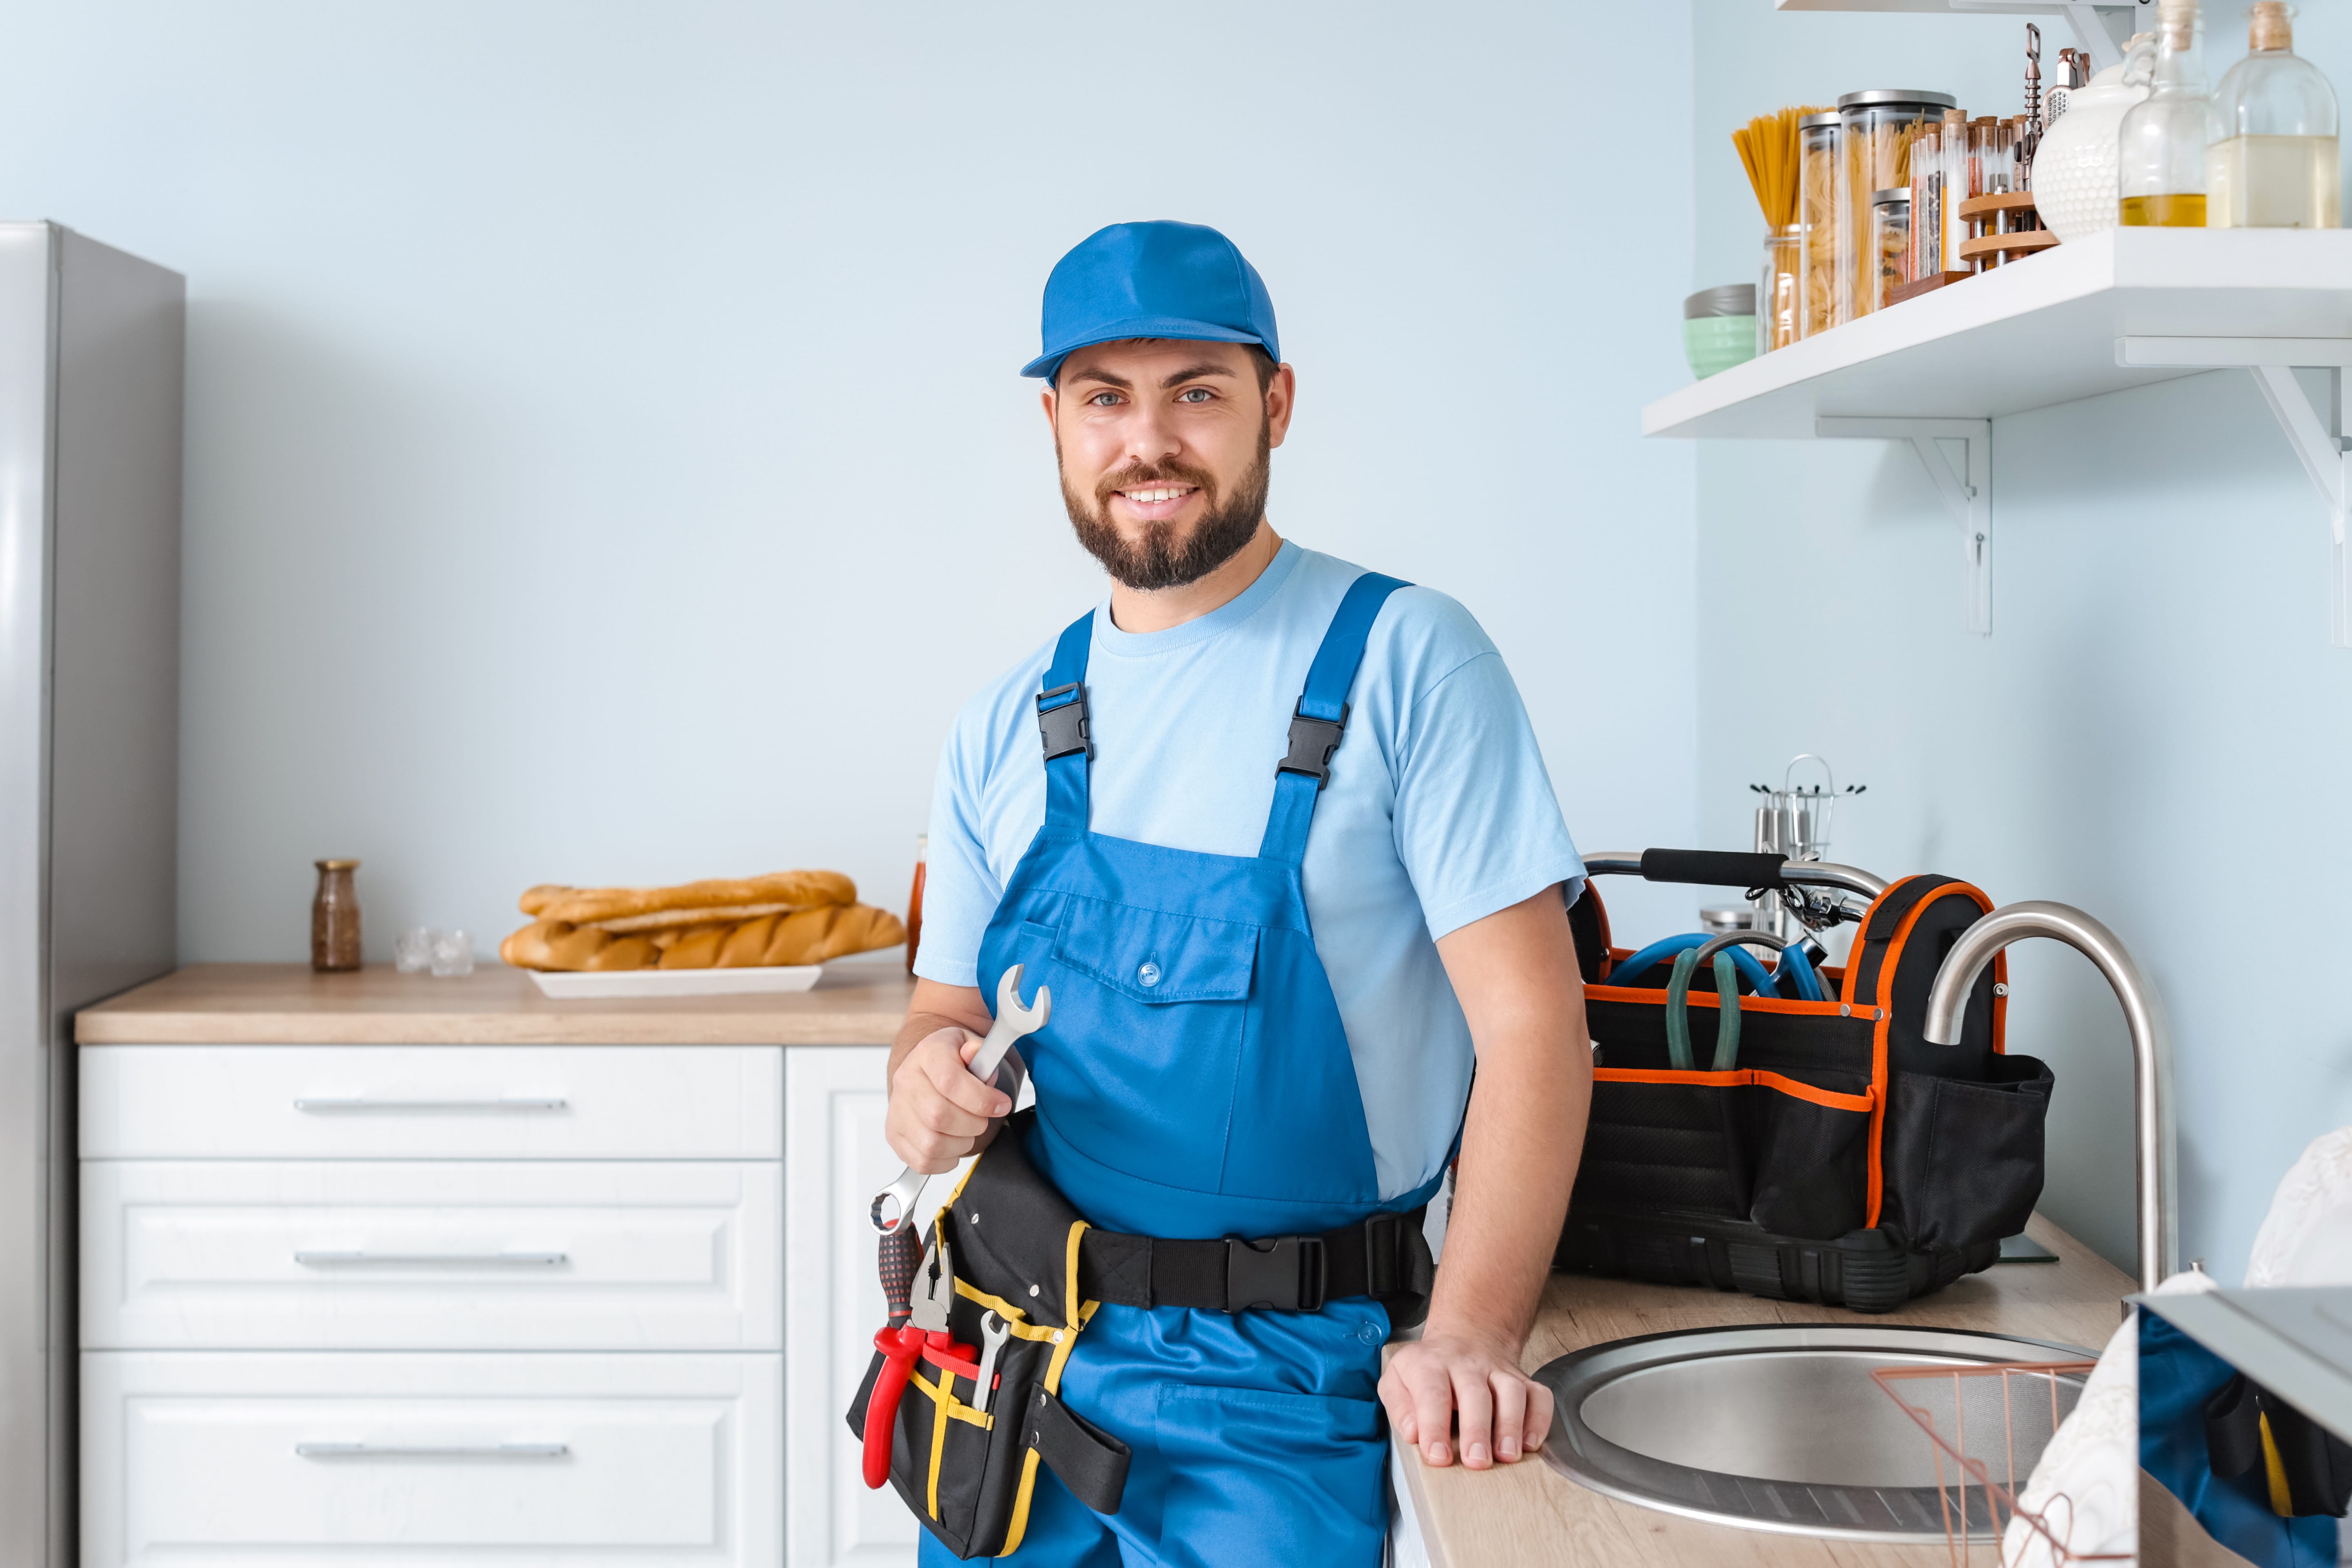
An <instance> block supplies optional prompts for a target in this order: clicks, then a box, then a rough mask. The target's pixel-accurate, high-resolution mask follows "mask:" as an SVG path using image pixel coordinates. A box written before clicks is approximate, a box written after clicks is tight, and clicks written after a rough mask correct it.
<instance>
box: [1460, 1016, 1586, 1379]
mask: <svg viewBox="0 0 2352 1568" xmlns="http://www.w3.org/2000/svg"><path fill="white" fill-rule="evenodd" d="M1495 1044H1501V1042H1495ZM1479 1057H1480V1065H1479V1069H1478V1079H1477V1083H1476V1086H1475V1088H1474V1089H1473V1090H1472V1092H1471V1096H1470V1110H1469V1116H1468V1119H1467V1121H1466V1123H1465V1126H1464V1128H1463V1132H1462V1155H1461V1160H1460V1163H1458V1164H1457V1165H1456V1166H1455V1168H1454V1209H1453V1213H1452V1214H1451V1215H1450V1216H1449V1217H1448V1219H1447V1221H1446V1227H1445V1267H1444V1268H1443V1269H1441V1270H1439V1272H1438V1276H1437V1292H1436V1295H1435V1297H1434V1298H1433V1300H1432V1301H1431V1303H1430V1313H1429V1324H1430V1331H1432V1332H1452V1333H1462V1334H1469V1335H1473V1336H1475V1337H1477V1338H1481V1339H1491V1340H1494V1341H1496V1342H1501V1343H1504V1344H1507V1345H1508V1346H1510V1347H1511V1348H1512V1350H1513V1352H1515V1353H1516V1352H1517V1350H1518V1348H1519V1347H1521V1346H1523V1345H1524V1344H1525V1343H1526V1342H1527V1337H1528V1328H1529V1327H1530V1326H1531V1325H1532V1324H1533V1322H1534V1319H1535V1310H1536V1303H1537V1301H1538V1300H1539V1299H1540V1297H1541V1296H1542V1293H1543V1282H1544V1279H1545V1278H1546V1276H1547V1275H1549V1272H1550V1269H1551V1259H1552V1254H1553V1252H1554V1251H1555V1250H1556V1249H1557V1248H1558V1247H1559V1232H1560V1224H1561V1222H1562V1220H1564V1219H1565V1218H1566V1216H1567V1214H1568V1194H1569V1188H1570V1186H1571V1185H1572V1184H1574V1183H1575V1180H1576V1163H1577V1158H1578V1156H1579V1155H1580V1153H1581V1152H1583V1147H1584V1121H1585V1115H1586V1112H1587V1110H1589V1108H1590V1107H1591V1100H1592V1051H1591V1045H1590V1044H1589V1043H1588V1041H1587V1037H1586V1035H1585V1031H1584V1008H1583V998H1582V995H1581V994H1579V995H1578V996H1577V998H1576V1006H1575V1010H1574V1013H1573V1015H1572V1016H1570V1017H1565V1018H1560V1019H1559V1020H1557V1022H1556V1023H1555V1024H1554V1026H1552V1027H1550V1028H1546V1029H1542V1030H1540V1033H1539V1036H1538V1037H1535V1038H1529V1039H1525V1040H1521V1041H1514V1042H1511V1043H1510V1045H1509V1047H1507V1048H1505V1049H1500V1050H1497V1049H1494V1048H1491V1047H1490V1048H1488V1049H1485V1050H1482V1051H1481V1052H1480V1053H1479Z"/></svg>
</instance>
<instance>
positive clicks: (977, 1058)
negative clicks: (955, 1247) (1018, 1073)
mask: <svg viewBox="0 0 2352 1568" xmlns="http://www.w3.org/2000/svg"><path fill="white" fill-rule="evenodd" d="M1053 1012H1054V994H1053V993H1052V992H1051V991H1049V990H1047V989H1046V988H1045V986H1043V985H1040V986H1039V987H1037V1000H1036V1001H1034V1002H1033V1003H1031V1004H1030V1005H1028V1006H1026V1007H1024V1006H1023V1005H1021V965H1019V964H1017V963H1016V964H1014V965H1013V967H1012V968H1010V969H1008V970H1006V971H1005V972H1004V978H1003V980H1001V981H999V982H998V983H997V986H996V1022H994V1023H993V1024H991V1025H990V1026H989V1028H988V1036H987V1037H986V1038H985V1039H983V1040H982V1041H981V1043H980V1050H979V1052H978V1053H977V1054H976V1055H974V1056H973V1058H971V1076H972V1077H974V1078H976V1079H980V1081H981V1082H982V1083H987V1084H993V1083H994V1082H995V1081H996V1069H997V1068H998V1067H999V1065H1001V1064H1002V1063H1003V1060H1004V1053H1005V1052H1007V1051H1009V1050H1011V1049H1012V1048H1013V1041H1015V1040H1017V1039H1019V1038H1020V1037H1022V1036H1024V1035H1030V1034H1034V1033H1035V1032H1036V1031H1038V1030H1039V1029H1042V1028H1044V1027H1045V1020H1046V1019H1047V1018H1049V1017H1051V1016H1053ZM1016 1087H1017V1086H1016ZM930 1179H931V1178H930V1177H929V1175H927V1174H926V1173H923V1172H921V1171H918V1170H917V1169H915V1167H913V1166H912V1165H909V1166H908V1167H907V1168H906V1169H905V1170H903V1171H901V1172H899V1173H898V1180H897V1181H895V1182H893V1183H891V1184H889V1185H888V1186H887V1187H885V1188H883V1189H882V1190H881V1191H880V1192H878V1193H877V1194H874V1205H873V1206H872V1207H871V1208H870V1209H868V1210H867V1211H866V1217H867V1218H869V1219H871V1220H872V1221H873V1222H874V1228H875V1230H876V1231H877V1233H878V1234H880V1235H882V1236H885V1237H887V1236H890V1235H893V1234H894V1233H896V1232H897V1231H898V1230H899V1229H901V1228H902V1227H904V1226H906V1225H907V1224H908V1222H909V1221H911V1220H912V1219H913V1218H914V1217H915V1200H916V1199H917V1198H919V1197H921V1196H922V1195H923V1184H925V1183H926V1182H929V1180H930Z"/></svg>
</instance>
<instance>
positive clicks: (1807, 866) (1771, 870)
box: [1584, 849, 1886, 899]
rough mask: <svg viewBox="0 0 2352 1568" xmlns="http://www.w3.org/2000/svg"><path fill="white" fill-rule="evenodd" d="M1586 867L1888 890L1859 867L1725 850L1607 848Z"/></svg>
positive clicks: (1732, 884) (1616, 873) (1869, 895)
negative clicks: (1609, 849)
mask: <svg viewBox="0 0 2352 1568" xmlns="http://www.w3.org/2000/svg"><path fill="white" fill-rule="evenodd" d="M1584 869H1585V871H1586V873H1587V874H1588V875H1591V876H1594V877H1639V878H1641V879H1643V881H1645V882H1688V883H1692V884H1695V885H1696V886H1698V887H1702V888H1755V889H1782V888H1800V887H1802V888H1843V889H1845V890H1846V891H1848V892H1851V893H1860V894H1861V895H1862V896H1863V897H1864V898H1865V899H1874V898H1876V897H1878V895H1879V894H1881V893H1883V892H1885V890H1886V881H1885V879H1884V878H1881V877H1874V876H1872V875H1871V874H1870V873H1869V872H1867V871H1864V870H1863V869H1862V868H1859V867H1856V866H1839V865H1834V864H1832V863H1831V862H1830V861H1827V860H1791V859H1790V858H1788V857H1787V856H1786V855H1753V854H1739V853H1735V852H1733V851H1730V850H1725V849H1643V850H1638V851H1637V850H1631V849H1627V850H1615V851H1604V852H1602V853H1601V854H1597V855H1587V856H1586V857H1585V858H1584Z"/></svg>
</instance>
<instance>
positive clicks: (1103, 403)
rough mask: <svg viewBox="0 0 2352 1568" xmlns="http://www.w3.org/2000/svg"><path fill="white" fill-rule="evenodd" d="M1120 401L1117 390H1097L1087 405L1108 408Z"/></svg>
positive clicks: (1088, 399)
mask: <svg viewBox="0 0 2352 1568" xmlns="http://www.w3.org/2000/svg"><path fill="white" fill-rule="evenodd" d="M1117 403H1118V393H1116V392H1097V393H1096V394H1095V395H1093V396H1092V397H1089V398H1087V405H1088V406H1089V407H1094V408H1108V407H1111V406H1113V405H1116V404H1117Z"/></svg>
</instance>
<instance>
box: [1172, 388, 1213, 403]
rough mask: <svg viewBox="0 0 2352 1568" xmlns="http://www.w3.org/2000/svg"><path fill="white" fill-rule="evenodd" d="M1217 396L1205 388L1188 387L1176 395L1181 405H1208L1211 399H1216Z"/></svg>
mask: <svg viewBox="0 0 2352 1568" xmlns="http://www.w3.org/2000/svg"><path fill="white" fill-rule="evenodd" d="M1215 395H1216V394H1215V393H1213V392H1211V391H1210V390H1209V389H1208V388H1207V387H1205V386H1188V387H1186V388H1185V389H1184V390H1183V391H1181V392H1180V393H1178V394H1177V395H1176V401H1177V402H1179V403H1206V402H1208V401H1209V399H1210V398H1212V397H1214V396H1215Z"/></svg>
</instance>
